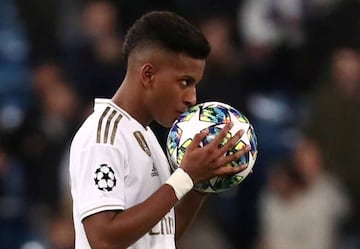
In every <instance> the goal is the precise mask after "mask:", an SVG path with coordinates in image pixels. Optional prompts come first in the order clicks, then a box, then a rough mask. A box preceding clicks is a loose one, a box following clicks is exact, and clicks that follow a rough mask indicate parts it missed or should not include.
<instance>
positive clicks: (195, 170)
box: [180, 123, 250, 183]
mask: <svg viewBox="0 0 360 249" xmlns="http://www.w3.org/2000/svg"><path fill="white" fill-rule="evenodd" d="M231 127H232V123H230V124H226V125H225V126H224V128H223V129H222V130H221V132H220V133H219V134H218V135H217V136H216V137H215V139H214V140H213V141H211V142H210V143H209V144H207V145H206V146H204V147H200V143H201V141H202V140H203V139H204V138H205V137H206V136H207V135H208V133H209V131H208V130H207V129H206V130H204V131H202V132H200V133H198V134H196V135H195V137H194V139H193V141H192V142H191V144H190V145H189V146H188V148H187V150H186V152H185V154H184V158H183V160H182V163H181V166H180V167H181V168H182V169H183V170H184V171H185V172H187V173H188V174H189V175H190V177H191V178H192V180H193V182H194V183H198V182H200V181H203V180H207V179H210V178H212V177H214V176H226V175H232V174H236V173H238V172H240V171H242V170H244V169H245V168H246V167H247V165H241V166H239V167H229V166H228V164H229V163H230V162H232V161H236V160H238V159H239V158H240V157H242V156H243V155H244V154H245V153H246V152H248V151H249V150H250V146H244V148H242V149H241V150H239V151H237V152H236V153H234V154H232V155H227V156H225V155H226V152H227V151H229V150H230V149H232V148H233V147H234V146H235V144H236V143H237V142H238V141H239V139H240V138H241V136H242V135H243V133H244V131H243V130H240V131H238V132H237V133H236V134H235V135H234V136H233V137H231V138H230V139H229V140H228V141H227V142H226V143H225V144H224V145H221V142H222V140H223V139H224V138H225V137H226V134H227V133H228V132H229V130H230V129H231Z"/></svg>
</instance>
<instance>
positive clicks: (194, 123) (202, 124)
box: [177, 108, 214, 144]
mask: <svg viewBox="0 0 360 249" xmlns="http://www.w3.org/2000/svg"><path fill="white" fill-rule="evenodd" d="M200 112H201V108H199V109H198V110H197V112H196V113H195V114H194V115H193V116H192V118H191V119H189V120H188V121H184V122H178V123H177V126H178V127H179V128H180V129H181V130H182V134H181V138H180V141H179V144H183V143H184V142H185V140H186V139H187V138H189V137H193V131H194V130H198V131H202V130H204V129H206V128H208V127H209V126H211V125H213V124H214V123H213V122H206V121H202V120H200Z"/></svg>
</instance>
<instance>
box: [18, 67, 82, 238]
mask: <svg viewBox="0 0 360 249" xmlns="http://www.w3.org/2000/svg"><path fill="white" fill-rule="evenodd" d="M33 90H34V99H36V100H37V102H36V103H35V104H34V106H33V109H32V110H31V111H30V112H29V113H28V115H27V117H26V119H25V122H24V124H23V126H22V127H21V129H20V130H19V132H18V133H17V136H16V141H17V145H18V147H17V153H18V154H17V155H18V158H19V159H20V160H21V161H22V162H23V163H24V167H25V168H24V170H25V171H24V173H25V180H26V198H27V201H28V205H29V206H28V215H29V218H31V219H30V225H31V229H32V230H33V231H34V233H37V234H38V236H39V237H41V236H46V230H47V229H46V228H47V226H48V222H49V219H50V217H51V214H52V213H53V212H54V213H59V212H58V210H59V208H60V204H61V203H60V201H61V200H60V187H59V170H60V169H59V167H60V160H61V156H62V154H63V153H64V150H65V148H66V145H67V144H68V142H69V140H70V138H71V137H72V135H73V132H74V130H75V129H76V128H77V126H78V124H79V122H80V121H81V118H82V116H81V110H80V109H79V103H78V99H77V96H76V94H75V92H74V91H73V89H72V88H71V85H70V83H69V82H68V81H67V79H66V78H65V77H64V75H63V72H62V69H61V68H60V67H59V66H58V65H57V64H56V63H54V62H47V61H46V62H42V63H39V64H38V65H37V66H36V67H35V68H34V78H33ZM13 139H15V137H14V138H13Z"/></svg>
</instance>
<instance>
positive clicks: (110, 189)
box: [75, 144, 127, 220]
mask: <svg viewBox="0 0 360 249" xmlns="http://www.w3.org/2000/svg"><path fill="white" fill-rule="evenodd" d="M78 163H79V164H80V165H78V167H77V169H78V171H77V174H76V176H75V177H76V182H77V186H76V195H77V198H76V199H75V200H76V201H77V203H76V206H77V207H78V211H79V214H80V219H81V220H83V219H84V218H85V217H87V216H89V215H92V214H95V213H98V212H101V211H105V210H123V209H124V207H125V182H124V179H125V176H126V174H127V173H126V166H125V160H124V157H123V153H121V151H120V150H119V149H117V148H115V147H114V146H110V145H106V144H94V145H92V146H91V147H89V148H88V149H86V150H83V151H82V152H81V153H80V158H79V160H78Z"/></svg>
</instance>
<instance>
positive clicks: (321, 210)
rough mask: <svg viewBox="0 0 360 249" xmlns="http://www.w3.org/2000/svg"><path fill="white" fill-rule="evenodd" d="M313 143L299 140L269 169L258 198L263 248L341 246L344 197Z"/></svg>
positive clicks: (326, 247)
mask: <svg viewBox="0 0 360 249" xmlns="http://www.w3.org/2000/svg"><path fill="white" fill-rule="evenodd" d="M322 160H323V158H322V154H321V152H320V149H319V147H318V146H317V144H316V143H315V142H313V141H311V140H304V141H302V142H301V143H300V144H299V145H298V147H297V148H296V150H295V152H294V154H293V155H292V156H291V157H290V158H288V159H287V158H285V159H284V160H280V161H278V162H277V163H276V165H275V166H274V167H272V170H271V174H270V177H269V178H268V179H269V182H268V187H267V189H266V190H265V191H264V192H263V194H262V196H261V199H260V206H259V207H260V214H261V220H260V221H261V222H260V224H261V229H260V238H261V239H260V242H259V245H258V247H257V248H259V249H260V248H261V249H282V248H284V249H288V248H292V249H297V248H299V249H334V248H340V247H339V246H340V240H339V235H340V230H339V229H340V228H341V225H342V222H344V218H345V216H346V214H347V213H348V208H349V206H348V204H349V203H348V199H347V196H346V193H345V192H344V191H343V189H342V187H341V186H340V185H339V182H338V180H337V179H335V178H334V177H332V176H330V175H329V174H328V173H327V172H326V170H325V169H324V165H323V161H322Z"/></svg>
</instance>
